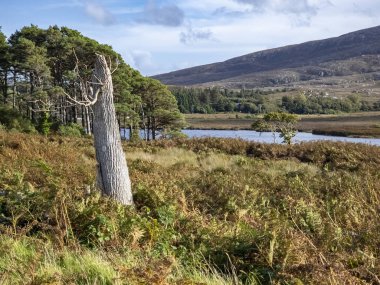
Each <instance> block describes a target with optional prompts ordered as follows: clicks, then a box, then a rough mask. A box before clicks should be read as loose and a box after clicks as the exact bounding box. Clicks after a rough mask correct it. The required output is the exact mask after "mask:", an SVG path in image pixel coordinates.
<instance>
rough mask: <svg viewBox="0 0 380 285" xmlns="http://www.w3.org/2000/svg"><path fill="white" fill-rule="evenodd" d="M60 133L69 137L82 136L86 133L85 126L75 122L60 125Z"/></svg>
mask: <svg viewBox="0 0 380 285" xmlns="http://www.w3.org/2000/svg"><path fill="white" fill-rule="evenodd" d="M58 133H59V134H60V135H61V136H67V137H81V136H83V135H84V130H83V128H82V127H81V126H80V125H78V124H75V123H70V124H68V125H61V126H59V129H58Z"/></svg>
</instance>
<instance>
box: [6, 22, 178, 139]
mask: <svg viewBox="0 0 380 285" xmlns="http://www.w3.org/2000/svg"><path fill="white" fill-rule="evenodd" d="M96 53H99V54H103V55H105V56H106V57H107V58H108V61H109V65H110V66H111V68H112V69H113V75H112V77H113V84H114V96H115V98H114V99H115V103H116V109H117V118H118V121H119V125H120V126H122V127H123V128H128V129H129V130H130V134H131V137H137V136H138V133H139V130H140V128H142V129H144V130H145V134H146V138H147V139H154V138H155V137H156V134H157V131H158V130H161V131H162V130H164V131H169V130H172V129H177V128H180V127H181V126H182V125H183V118H182V115H181V114H180V112H179V109H178V107H177V102H176V99H175V97H174V96H173V95H172V93H171V92H170V91H169V89H168V88H167V87H166V86H165V85H163V84H161V83H160V82H159V81H157V80H154V79H151V78H147V77H144V76H142V75H141V74H140V73H139V72H138V71H136V70H134V69H132V68H131V67H130V66H129V65H128V64H126V63H125V62H124V61H123V59H122V57H121V56H120V55H119V54H118V53H116V52H115V51H114V50H113V49H112V47H111V46H108V45H104V44H99V43H98V42H96V41H95V40H92V39H90V38H87V37H85V36H83V35H82V34H81V33H80V32H78V31H76V30H72V29H69V28H67V27H57V26H51V27H49V28H48V29H41V28H39V27H37V26H35V25H31V26H27V27H23V28H22V29H21V30H19V31H16V32H15V33H13V34H12V35H11V36H10V37H9V38H8V39H7V37H6V36H5V35H4V34H3V33H2V32H1V30H0V124H2V125H5V127H7V128H19V129H20V128H21V129H25V130H26V129H29V130H32V129H33V126H36V128H37V129H38V130H39V131H40V132H42V133H48V132H49V131H50V130H54V129H55V130H58V129H59V128H60V127H62V126H68V127H73V126H75V128H78V126H79V128H80V129H83V130H84V131H85V132H86V133H88V134H91V133H92V121H93V113H92V109H91V106H88V107H87V106H79V105H78V104H75V102H73V100H70V99H69V96H67V95H70V97H71V98H75V100H76V101H85V99H86V98H82V97H83V92H80V91H81V88H83V84H81V82H83V79H86V80H91V76H92V68H93V66H94V59H95V54H96ZM78 74H79V75H78ZM78 77H80V78H78ZM79 79H81V80H79ZM11 118H13V119H11ZM28 121H29V122H31V125H30V126H28V124H27V122H28Z"/></svg>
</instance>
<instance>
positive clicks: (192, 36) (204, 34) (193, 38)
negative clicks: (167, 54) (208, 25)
mask: <svg viewBox="0 0 380 285" xmlns="http://www.w3.org/2000/svg"><path fill="white" fill-rule="evenodd" d="M179 38H180V42H181V43H183V44H185V45H187V44H194V43H196V42H199V41H209V40H214V38H213V33H212V32H211V31H210V30H208V29H193V27H192V25H191V24H189V25H188V26H187V29H186V32H181V33H180V37H179Z"/></svg>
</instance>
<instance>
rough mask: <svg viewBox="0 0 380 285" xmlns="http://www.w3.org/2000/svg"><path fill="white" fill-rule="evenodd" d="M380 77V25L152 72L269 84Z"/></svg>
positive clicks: (186, 79)
mask: <svg viewBox="0 0 380 285" xmlns="http://www.w3.org/2000/svg"><path fill="white" fill-rule="evenodd" d="M363 74H368V75H369V78H366V79H370V80H378V79H379V77H380V26H377V27H373V28H369V29H365V30H360V31H356V32H352V33H349V34H345V35H342V36H339V37H335V38H329V39H325V40H318V41H311V42H306V43H302V44H297V45H290V46H285V47H280V48H274V49H269V50H264V51H260V52H255V53H251V54H247V55H243V56H240V57H236V58H232V59H229V60H226V61H224V62H218V63H213V64H207V65H202V66H197V67H192V68H187V69H183V70H178V71H174V72H170V73H166V74H160V75H156V76H153V77H154V78H156V79H158V80H160V81H161V82H163V83H165V84H170V85H220V86H226V87H242V86H245V87H247V88H253V87H266V86H280V85H281V86H283V85H295V84H299V83H301V82H309V81H313V80H321V79H322V82H318V83H319V84H320V83H323V84H331V82H330V79H331V78H334V77H346V78H345V80H348V81H355V82H356V81H360V80H362V75H363Z"/></svg>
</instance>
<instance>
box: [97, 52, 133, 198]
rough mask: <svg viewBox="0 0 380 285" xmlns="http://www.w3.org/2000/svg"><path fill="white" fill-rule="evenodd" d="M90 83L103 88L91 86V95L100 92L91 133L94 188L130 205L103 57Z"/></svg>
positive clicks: (125, 163) (99, 60)
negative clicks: (97, 185) (96, 178)
mask: <svg viewBox="0 0 380 285" xmlns="http://www.w3.org/2000/svg"><path fill="white" fill-rule="evenodd" d="M94 80H99V81H100V82H101V83H102V84H103V85H102V86H101V87H100V86H99V85H95V84H94V92H96V91H98V90H97V89H98V88H101V91H100V94H99V97H98V100H97V102H96V103H95V104H94V130H93V132H94V141H95V150H96V159H97V161H98V184H99V186H100V188H101V190H102V193H103V194H105V195H107V196H110V197H112V198H113V199H115V200H117V201H118V202H120V203H122V204H124V205H132V204H133V198H132V191H131V182H130V179H129V173H128V167H127V161H126V159H125V155H124V152H123V148H122V145H121V138H120V132H119V127H118V125H117V120H116V112H115V106H114V103H113V85H112V77H111V72H110V70H109V68H108V66H107V61H106V59H105V57H104V56H103V55H96V63H95V70H94ZM95 82H96V81H95Z"/></svg>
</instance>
